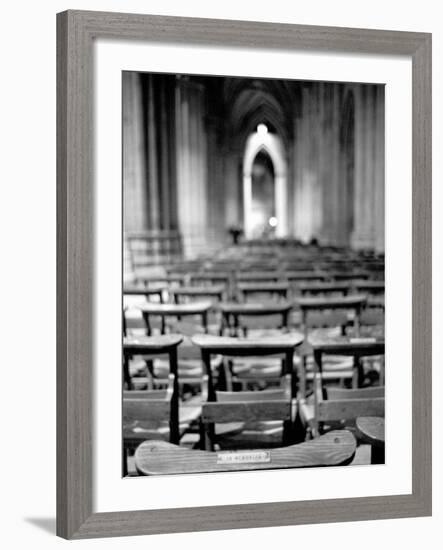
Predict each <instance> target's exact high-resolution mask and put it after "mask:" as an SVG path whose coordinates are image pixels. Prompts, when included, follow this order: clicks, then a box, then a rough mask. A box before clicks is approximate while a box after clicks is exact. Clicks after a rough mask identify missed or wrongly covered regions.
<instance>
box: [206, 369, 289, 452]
mask: <svg viewBox="0 0 443 550" xmlns="http://www.w3.org/2000/svg"><path fill="white" fill-rule="evenodd" d="M292 408H293V407H292V398H291V377H290V376H289V375H286V376H284V377H283V378H282V386H281V388H278V389H274V390H263V391H235V392H233V391H230V392H226V391H216V401H214V402H207V403H204V404H203V407H202V416H201V422H202V424H203V433H204V448H205V449H207V450H214V448H215V445H217V446H218V447H221V448H232V447H234V448H236V449H238V448H254V447H256V446H258V445H259V446H260V447H269V446H276V445H279V444H280V445H282V444H283V445H289V444H290V443H293V442H294V433H293V431H294V430H293V427H294V426H293V419H294V415H293V411H292ZM232 423H240V424H239V425H238V426H236V427H235V428H234V429H233V428H232ZM226 424H231V427H230V429H229V430H228V433H226V430H223V427H224V426H225V425H226Z"/></svg>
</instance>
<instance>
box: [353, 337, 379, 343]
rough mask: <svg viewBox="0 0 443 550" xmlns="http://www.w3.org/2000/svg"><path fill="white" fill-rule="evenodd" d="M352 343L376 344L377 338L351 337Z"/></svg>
mask: <svg viewBox="0 0 443 550" xmlns="http://www.w3.org/2000/svg"><path fill="white" fill-rule="evenodd" d="M349 341H350V342H351V344H375V343H376V342H377V338H350V339H349Z"/></svg>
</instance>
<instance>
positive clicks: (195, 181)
mask: <svg viewBox="0 0 443 550" xmlns="http://www.w3.org/2000/svg"><path fill="white" fill-rule="evenodd" d="M203 100H204V90H203V88H202V87H201V86H200V85H199V84H197V83H195V82H192V81H190V80H187V79H185V78H180V79H178V82H177V88H176V116H177V118H176V120H177V127H176V139H177V141H176V144H177V147H176V148H177V202H178V219H179V225H180V230H181V234H182V238H183V248H184V255H185V257H186V258H191V257H195V256H198V254H200V253H201V252H203V251H204V250H205V248H206V245H207V239H206V231H207V215H206V213H207V200H206V186H207V164H206V135H205V131H204V121H203V117H204V101H203Z"/></svg>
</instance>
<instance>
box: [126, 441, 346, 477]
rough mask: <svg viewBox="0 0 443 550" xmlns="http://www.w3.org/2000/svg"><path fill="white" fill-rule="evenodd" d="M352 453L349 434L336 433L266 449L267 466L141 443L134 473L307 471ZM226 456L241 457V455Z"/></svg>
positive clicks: (162, 444) (159, 443) (339, 461)
mask: <svg viewBox="0 0 443 550" xmlns="http://www.w3.org/2000/svg"><path fill="white" fill-rule="evenodd" d="M355 449H356V441H355V438H354V436H353V435H352V434H351V432H348V431H347V430H336V431H333V432H330V433H328V434H326V435H324V436H321V437H318V438H317V439H315V440H313V441H309V442H307V443H299V444H297V445H290V446H289V447H281V448H278V449H270V450H269V451H268V452H269V455H270V461H269V462H252V463H251V462H249V463H248V462H245V463H241V462H236V463H235V464H226V463H223V464H221V463H218V458H219V457H218V455H220V454H223V453H215V452H211V451H196V450H189V449H185V448H183V447H178V446H177V445H171V444H168V443H166V442H164V441H146V442H144V443H142V444H141V445H140V446H139V447H138V448H137V450H136V453H135V461H136V465H137V470H138V471H139V472H140V473H143V474H145V475H158V474H197V473H204V472H232V471H245V470H270V469H279V468H308V467H314V466H317V467H318V466H339V465H340V464H343V463H345V462H347V461H349V460H351V459H352V457H353V456H354V454H355ZM257 452H260V449H257ZM252 453H254V450H252V451H248V454H249V455H250V454H252ZM229 454H231V455H232V454H237V455H240V456H241V455H243V456H244V454H245V453H242V452H241V451H240V452H235V451H234V452H230V453H229Z"/></svg>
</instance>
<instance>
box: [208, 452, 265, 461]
mask: <svg viewBox="0 0 443 550" xmlns="http://www.w3.org/2000/svg"><path fill="white" fill-rule="evenodd" d="M257 462H271V453H270V452H269V451H235V452H224V453H217V464H254V463H257Z"/></svg>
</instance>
